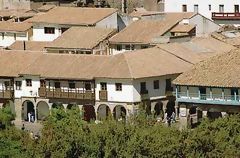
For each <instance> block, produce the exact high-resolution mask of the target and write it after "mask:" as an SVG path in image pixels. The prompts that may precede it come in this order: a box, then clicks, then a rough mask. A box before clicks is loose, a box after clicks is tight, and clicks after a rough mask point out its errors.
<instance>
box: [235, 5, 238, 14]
mask: <svg viewBox="0 0 240 158" xmlns="http://www.w3.org/2000/svg"><path fill="white" fill-rule="evenodd" d="M234 12H235V13H239V5H234Z"/></svg>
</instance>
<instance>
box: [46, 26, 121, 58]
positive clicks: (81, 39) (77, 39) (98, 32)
mask: <svg viewBox="0 0 240 158" xmlns="http://www.w3.org/2000/svg"><path fill="white" fill-rule="evenodd" d="M116 31H117V30H116V29H103V28H96V27H72V28H70V29H69V30H67V31H66V32H64V34H62V35H61V36H60V37H58V38H57V39H55V40H54V41H53V42H51V43H50V44H48V45H47V46H46V50H47V51H48V52H49V53H65V54H95V55H109V49H108V44H109V42H108V39H109V38H110V37H111V36H112V35H113V34H115V33H116ZM73 37H74V38H73Z"/></svg>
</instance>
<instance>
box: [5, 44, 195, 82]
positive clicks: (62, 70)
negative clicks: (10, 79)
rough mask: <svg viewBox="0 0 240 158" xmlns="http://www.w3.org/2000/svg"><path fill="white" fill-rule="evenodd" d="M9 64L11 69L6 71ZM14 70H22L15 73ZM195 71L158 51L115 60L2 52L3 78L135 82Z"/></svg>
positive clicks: (115, 57) (122, 56)
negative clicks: (31, 77)
mask: <svg viewBox="0 0 240 158" xmlns="http://www.w3.org/2000/svg"><path fill="white" fill-rule="evenodd" d="M21 55H22V56H21ZM15 56H16V58H15ZM9 58H10V60H9ZM25 60H26V62H25ZM9 63H13V64H9ZM4 64H5V66H4ZM8 64H9V65H10V66H8V67H6V65H8ZM19 65H20V66H19ZM14 66H19V67H18V68H16V70H15V69H14ZM191 67H192V64H190V63H189V62H186V61H184V60H182V59H180V58H178V57H176V56H175V55H172V54H170V53H168V52H165V51H163V50H161V49H158V48H156V47H155V48H150V49H144V50H139V51H134V52H129V53H122V54H118V55H114V56H95V55H69V54H51V53H33V52H29V51H21V52H20V51H1V52H0V76H16V75H17V74H30V75H40V76H41V77H45V78H59V79H94V78H119V79H134V78H145V77H154V76H164V75H169V74H180V73H182V72H184V71H186V70H188V69H190V68H191ZM1 68H2V69H3V70H2V69H1ZM1 70H2V71H1Z"/></svg>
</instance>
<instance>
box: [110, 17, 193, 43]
mask: <svg viewBox="0 0 240 158" xmlns="http://www.w3.org/2000/svg"><path fill="white" fill-rule="evenodd" d="M194 15H195V13H165V14H164V15H163V17H162V19H157V20H138V21H135V22H133V23H132V24H130V25H129V26H128V27H126V28H125V29H123V30H122V31H120V32H119V33H118V34H116V35H114V36H113V37H112V38H110V43H141V44H149V43H152V42H153V39H154V38H157V37H160V36H162V35H164V34H165V33H167V32H168V31H170V30H171V29H172V28H173V27H174V26H175V25H177V24H178V23H179V22H180V21H181V20H182V19H184V18H191V17H192V16H194Z"/></svg>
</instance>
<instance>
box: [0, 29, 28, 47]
mask: <svg viewBox="0 0 240 158" xmlns="http://www.w3.org/2000/svg"><path fill="white" fill-rule="evenodd" d="M15 34H16V39H14V33H10V32H5V33H4V37H3V36H2V33H1V32H0V46H1V47H8V46H10V45H12V44H13V43H14V42H15V41H27V40H28V33H27V32H26V33H15Z"/></svg>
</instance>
